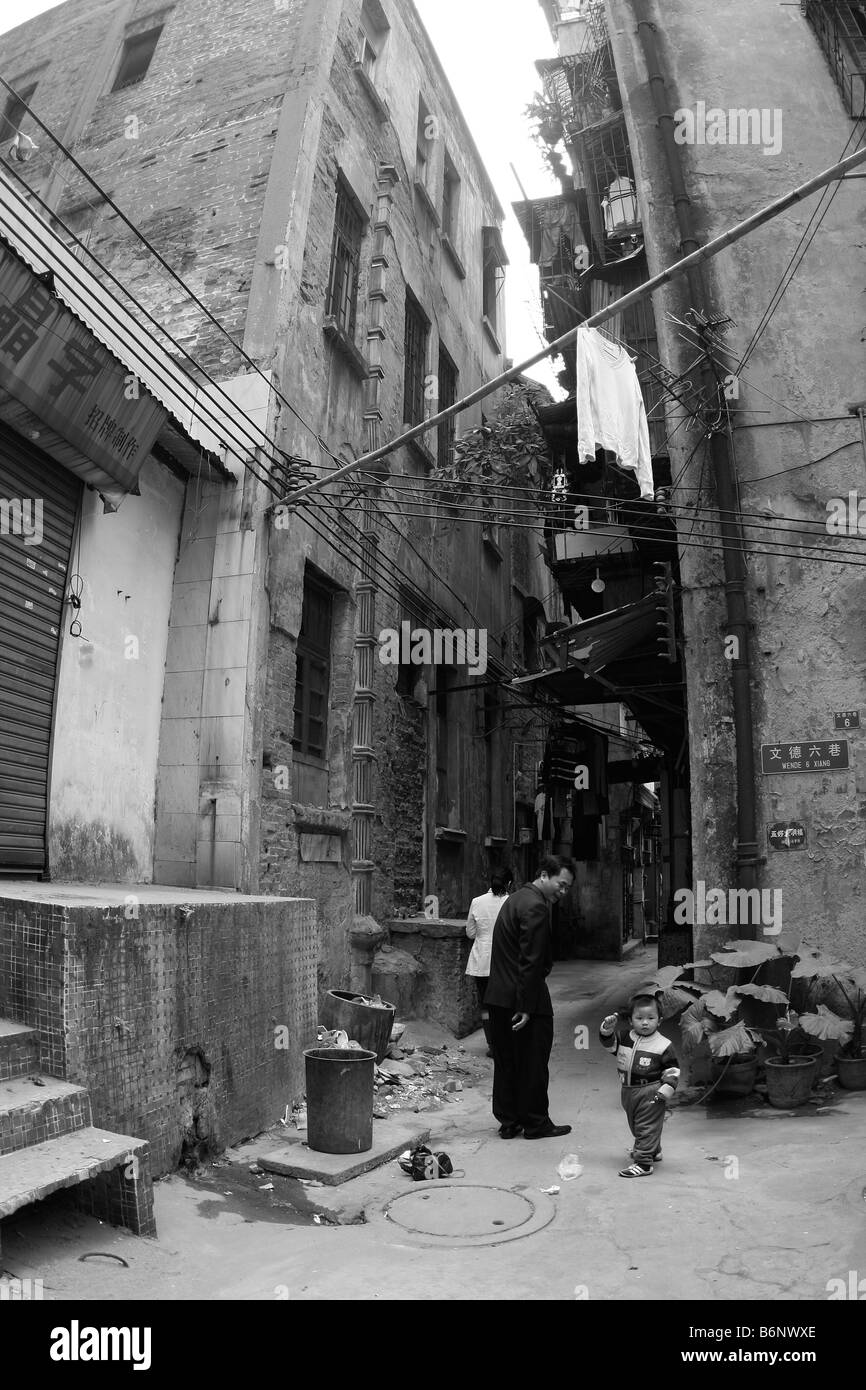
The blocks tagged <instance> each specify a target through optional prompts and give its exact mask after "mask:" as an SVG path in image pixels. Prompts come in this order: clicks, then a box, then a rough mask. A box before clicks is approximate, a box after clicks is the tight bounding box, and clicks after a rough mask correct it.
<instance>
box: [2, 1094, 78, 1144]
mask: <svg viewBox="0 0 866 1390" xmlns="http://www.w3.org/2000/svg"><path fill="white" fill-rule="evenodd" d="M39 1081H40V1082H41V1083H42V1084H41V1085H37V1084H36V1083H35V1081H34V1080H33V1078H32V1077H29V1076H13V1077H10V1078H9V1079H8V1080H6V1081H0V1155H2V1154H11V1153H17V1152H18V1150H19V1149H27V1148H30V1147H32V1146H33V1145H34V1144H41V1143H42V1142H43V1140H46V1139H54V1138H56V1137H57V1136H58V1135H61V1134H71V1133H72V1132H73V1131H75V1130H77V1129H84V1128H85V1126H86V1125H89V1124H90V1120H91V1113H90V1096H89V1094H88V1092H87V1091H86V1090H85V1089H84V1088H83V1087H82V1086H74V1085H73V1084H72V1083H71V1082H70V1081H61V1080H59V1079H58V1078H57V1077H55V1076H42V1077H39Z"/></svg>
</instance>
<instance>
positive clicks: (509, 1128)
mask: <svg viewBox="0 0 866 1390" xmlns="http://www.w3.org/2000/svg"><path fill="white" fill-rule="evenodd" d="M522 1133H523V1125H500V1126H499V1138H500V1139H516V1138H517V1136H518V1134H522Z"/></svg>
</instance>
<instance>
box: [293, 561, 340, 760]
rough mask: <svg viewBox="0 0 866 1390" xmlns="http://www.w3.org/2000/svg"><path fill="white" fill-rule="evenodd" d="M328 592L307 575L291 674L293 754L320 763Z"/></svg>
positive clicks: (325, 700)
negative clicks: (295, 668)
mask: <svg viewBox="0 0 866 1390" xmlns="http://www.w3.org/2000/svg"><path fill="white" fill-rule="evenodd" d="M331 605H332V596H331V591H330V589H326V588H325V586H324V584H320V583H319V582H318V581H317V580H316V579H315V578H313V576H312V575H311V574H310V573H309V571H308V572H307V574H306V575H305V576H304V606H303V610H302V615H301V630H300V632H299V634H298V647H297V671H296V675H295V728H294V735H293V738H292V747H293V748H294V750H295V752H296V753H301V754H303V755H305V756H306V757H309V758H315V759H317V760H319V761H321V762H324V760H325V756H326V752H327V738H328V690H329V686H330V672H331Z"/></svg>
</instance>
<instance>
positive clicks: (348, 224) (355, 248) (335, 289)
mask: <svg viewBox="0 0 866 1390" xmlns="http://www.w3.org/2000/svg"><path fill="white" fill-rule="evenodd" d="M363 232H364V219H363V218H362V216H361V214H360V212H359V211H358V209H357V207H356V205H355V201H354V199H353V197H352V195H351V193H350V192H349V189H348V187H347V186H346V184H345V183H344V182H343V180H342V179H338V181H337V210H336V214H335V216H334V240H333V244H332V247H331V275H330V280H329V283H328V306H327V310H326V312H327V313H328V314H330V315H332V316H333V317H334V318H335V319H336V320H337V324H338V326H339V327H340V328H341V329H342V330H343V332H344V333H345V334H347V336H348V337H349V338H354V336H355V319H356V315H357V309H358V275H359V272H360V265H361V238H362V236H363Z"/></svg>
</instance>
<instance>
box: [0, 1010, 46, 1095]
mask: <svg viewBox="0 0 866 1390" xmlns="http://www.w3.org/2000/svg"><path fill="white" fill-rule="evenodd" d="M38 1071H39V1034H38V1033H37V1031H36V1029H35V1028H28V1027H27V1024H26V1023H13V1022H12V1020H11V1019H7V1018H0V1081H6V1080H8V1078H9V1077H10V1076H31V1075H33V1073H34V1072H38Z"/></svg>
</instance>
